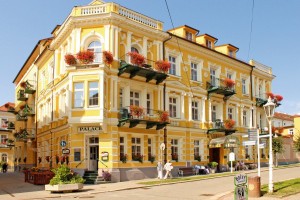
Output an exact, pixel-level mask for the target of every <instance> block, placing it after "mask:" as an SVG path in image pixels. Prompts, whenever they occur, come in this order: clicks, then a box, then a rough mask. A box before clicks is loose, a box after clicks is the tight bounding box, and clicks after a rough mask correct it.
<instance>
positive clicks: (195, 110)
mask: <svg viewBox="0 0 300 200" xmlns="http://www.w3.org/2000/svg"><path fill="white" fill-rule="evenodd" d="M195 104H196V105H195ZM191 106H192V109H191V111H192V113H191V114H192V120H194V121H199V120H200V102H199V101H196V100H192V102H191Z"/></svg>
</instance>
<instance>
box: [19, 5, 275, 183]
mask: <svg viewBox="0 0 300 200" xmlns="http://www.w3.org/2000/svg"><path fill="white" fill-rule="evenodd" d="M216 42H217V38H215V37H213V36H211V35H208V34H202V35H201V34H199V31H198V30H197V29H195V28H192V27H189V26H187V25H185V26H181V27H177V28H175V29H172V30H169V31H166V32H165V31H163V23H162V22H160V21H158V20H155V19H152V18H150V17H147V16H145V15H142V14H140V13H138V12H135V11H132V10H129V9H127V8H125V7H123V6H121V5H118V4H115V3H104V2H102V1H93V2H91V3H90V4H89V5H87V6H79V7H74V8H73V9H72V11H71V13H70V15H69V16H68V17H67V19H66V20H65V21H64V22H63V24H62V25H60V26H57V27H55V29H54V30H53V31H52V37H51V38H46V39H42V40H40V41H39V42H38V43H37V45H36V46H35V48H34V50H33V51H32V53H31V55H30V56H29V58H28V59H27V61H26V62H25V64H24V66H23V67H22V68H21V70H20V72H19V74H18V75H17V76H16V78H15V80H14V83H15V85H16V108H15V109H16V110H17V112H18V114H20V116H21V118H22V117H24V116H26V119H24V120H25V121H20V122H18V125H17V127H16V133H20V135H22V134H21V133H23V132H24V130H26V132H27V133H28V132H30V134H26V136H24V135H23V136H19V138H20V137H21V139H23V141H22V142H19V143H17V148H20V152H22V153H23V154H24V155H23V157H25V156H26V157H27V158H28V161H27V163H26V165H31V164H32V165H33V164H35V163H36V164H37V166H38V167H56V166H58V165H60V164H61V163H67V164H68V165H69V166H70V167H71V168H72V169H75V170H77V171H79V172H83V171H84V170H90V171H98V174H99V175H100V176H101V173H102V170H108V171H110V172H111V174H112V179H113V181H124V180H130V179H140V178H144V177H155V176H156V173H155V170H156V162H157V161H158V160H172V162H173V166H174V167H175V169H176V168H177V167H182V166H193V165H195V164H198V165H206V164H207V163H208V162H211V161H216V162H218V163H219V165H227V162H228V154H229V153H230V152H231V151H234V152H235V154H236V159H243V160H245V159H247V160H249V161H253V160H254V158H255V151H254V147H253V146H243V145H242V144H243V141H245V140H248V137H247V136H248V129H249V128H253V127H257V125H258V126H260V127H265V126H266V124H267V122H266V118H265V114H264V110H263V108H262V106H263V105H264V104H265V103H266V93H267V92H270V91H271V86H272V80H273V78H274V76H273V74H272V70H271V68H270V67H267V66H265V65H263V64H261V63H259V62H257V61H254V60H251V61H250V62H249V63H246V62H244V61H241V60H239V59H237V58H236V53H237V51H238V48H237V47H235V46H233V45H231V44H225V45H218V46H216ZM86 50H88V51H90V52H93V55H94V59H93V61H92V62H91V63H88V62H86V61H82V60H79V58H80V56H78V52H84V51H86ZM104 51H105V52H107V51H108V52H110V53H111V54H112V56H113V62H112V63H110V62H104V61H106V60H107V58H106V54H104V53H103V52H104ZM129 52H135V53H138V54H139V55H142V56H143V57H144V58H146V61H145V63H140V64H139V65H136V63H135V61H136V60H135V59H136V57H133V56H130V55H132V53H129ZM128 53H129V54H128ZM66 55H68V57H66ZM76 58H77V60H74V59H76ZM68 59H70V60H68ZM138 59H140V57H138ZM66 61H67V62H68V63H67V62H66ZM70 61H73V62H71V64H70ZM157 61H159V62H157ZM163 61H168V62H169V63H170V65H169V66H170V69H169V70H168V71H167V73H163V72H162V70H161V69H160V68H158V67H159V63H162V62H163ZM24 83H25V84H24ZM26 83H27V85H26ZM29 83H30V84H29ZM28 85H29V86H31V88H32V89H33V90H34V91H32V92H30V93H25V90H26V86H28ZM18 94H23V96H24V98H19V96H18ZM26 105H27V107H26ZM24 107H25V108H28V107H30V108H31V109H29V110H30V112H31V111H32V112H31V113H30V114H28V112H25V114H24V112H23V109H24ZM139 109H141V110H139ZM35 111H36V112H35ZM164 111H167V113H166V112H164ZM162 116H165V117H166V118H165V119H162ZM166 119H168V120H166ZM17 120H18V117H17ZM232 121H234V122H235V124H234V127H227V126H226V125H227V123H228V122H232ZM35 133H36V134H35ZM24 141H25V142H24ZM28 142H30V143H29V144H30V148H29V147H28ZM163 144H164V145H163ZM25 149H26V150H25ZM34 149H36V150H37V151H36V153H35V151H33V150H34ZM264 151H266V150H265V149H264ZM25 152H26V155H25ZM265 159H267V158H265ZM23 164H25V163H23ZM174 171H175V170H174Z"/></svg>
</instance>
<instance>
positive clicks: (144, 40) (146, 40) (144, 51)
mask: <svg viewBox="0 0 300 200" xmlns="http://www.w3.org/2000/svg"><path fill="white" fill-rule="evenodd" d="M147 42H148V38H147V37H143V52H142V54H143V55H144V56H145V57H146V58H147V47H148V45H147Z"/></svg>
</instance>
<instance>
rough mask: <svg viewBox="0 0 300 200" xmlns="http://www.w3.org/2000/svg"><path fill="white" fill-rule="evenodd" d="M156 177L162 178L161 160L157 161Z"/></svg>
mask: <svg viewBox="0 0 300 200" xmlns="http://www.w3.org/2000/svg"><path fill="white" fill-rule="evenodd" d="M157 178H158V179H162V178H163V166H162V162H161V160H159V161H158V162H157Z"/></svg>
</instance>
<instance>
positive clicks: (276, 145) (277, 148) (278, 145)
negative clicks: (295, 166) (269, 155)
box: [272, 137, 284, 153]
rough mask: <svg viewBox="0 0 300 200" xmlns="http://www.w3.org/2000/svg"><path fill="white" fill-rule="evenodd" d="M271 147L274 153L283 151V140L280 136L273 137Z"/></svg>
mask: <svg viewBox="0 0 300 200" xmlns="http://www.w3.org/2000/svg"><path fill="white" fill-rule="evenodd" d="M272 148H273V152H274V153H283V152H284V148H283V141H282V138H281V137H277V138H273V141H272Z"/></svg>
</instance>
